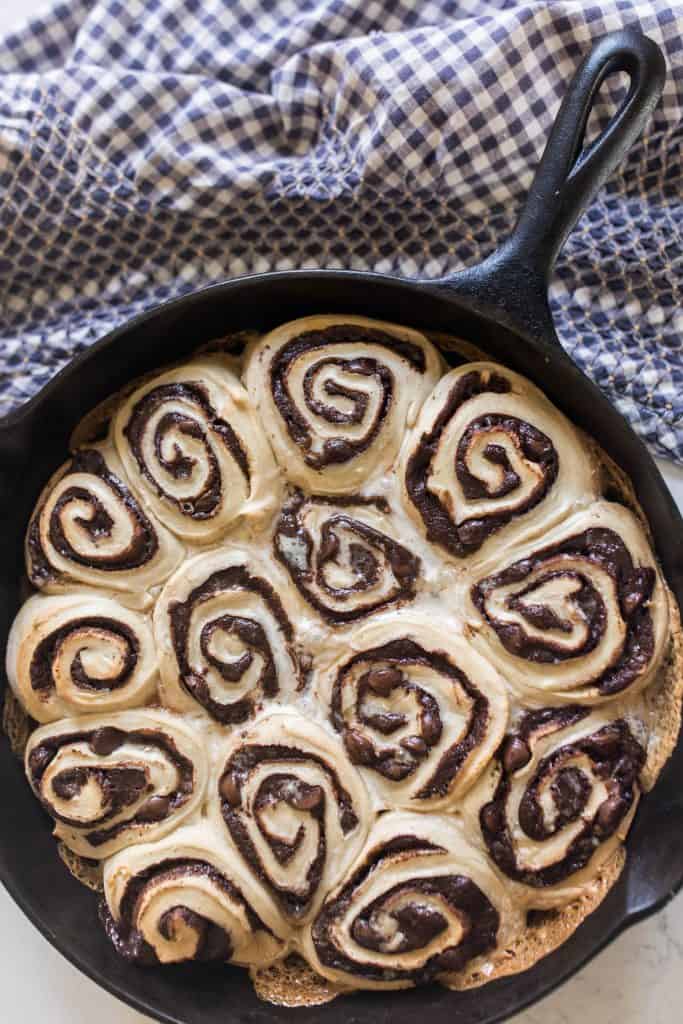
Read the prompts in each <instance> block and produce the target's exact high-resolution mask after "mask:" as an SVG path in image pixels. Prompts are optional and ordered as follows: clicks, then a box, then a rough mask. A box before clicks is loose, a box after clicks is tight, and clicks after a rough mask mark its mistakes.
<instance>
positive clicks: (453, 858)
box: [303, 811, 520, 989]
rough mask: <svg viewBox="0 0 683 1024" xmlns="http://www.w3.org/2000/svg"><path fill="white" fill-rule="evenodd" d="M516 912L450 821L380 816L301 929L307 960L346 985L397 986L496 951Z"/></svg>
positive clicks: (482, 960)
mask: <svg viewBox="0 0 683 1024" xmlns="http://www.w3.org/2000/svg"><path fill="white" fill-rule="evenodd" d="M519 927H520V915H519V914H518V913H517V912H516V911H515V909H514V907H513V906H512V904H511V903H510V900H509V899H508V897H507V895H506V890H505V885H504V884H503V883H502V882H501V880H500V879H499V878H498V876H497V875H496V873H495V872H494V871H493V870H492V869H491V868H490V867H489V866H488V864H487V862H486V858H485V857H484V856H483V855H482V854H481V853H480V852H479V851H477V850H476V849H475V848H474V847H473V846H472V845H471V844H470V843H469V842H468V840H467V838H466V836H465V834H464V832H463V830H462V828H461V827H460V826H459V825H458V823H457V822H456V820H455V819H453V818H451V817H445V816H441V815H420V814H410V813H407V812H405V811H396V812H393V813H389V814H384V815H382V817H381V818H379V819H378V821H377V822H376V823H375V825H374V826H373V828H372V830H371V832H370V835H369V837H368V839H367V842H366V844H365V847H364V849H363V851H362V853H361V854H360V856H359V857H358V858H357V860H356V861H355V863H354V864H353V865H352V867H351V868H350V869H349V871H348V872H347V873H346V875H345V876H344V878H343V880H342V881H341V882H340V884H339V885H338V886H337V888H336V889H335V890H334V891H333V892H332V893H331V894H330V895H329V896H328V898H327V899H326V900H325V903H324V904H323V906H322V908H321V909H320V912H319V913H318V915H317V917H316V918H315V920H314V921H313V922H312V923H311V924H310V925H309V927H308V928H307V929H306V930H305V932H304V934H303V948H304V952H305V955H306V957H307V959H308V960H309V962H310V963H311V964H312V966H313V967H314V968H315V970H316V971H318V972H319V973H320V974H322V975H323V976H324V977H326V978H329V979H330V980H331V981H334V982H335V983H337V984H339V985H342V986H344V987H348V988H364V989H400V988H409V987H411V986H413V985H421V984H425V983H428V982H430V981H433V980H434V979H435V978H448V977H453V976H456V975H457V974H458V973H459V972H461V971H463V970H464V969H465V968H470V969H472V968H473V967H474V966H476V965H477V964H481V965H486V964H487V963H489V964H490V963H491V962H492V961H494V960H495V958H496V956H497V954H499V953H502V951H504V949H505V944H506V942H507V941H508V940H509V938H510V936H511V935H513V934H515V932H516V931H517V930H518V929H519Z"/></svg>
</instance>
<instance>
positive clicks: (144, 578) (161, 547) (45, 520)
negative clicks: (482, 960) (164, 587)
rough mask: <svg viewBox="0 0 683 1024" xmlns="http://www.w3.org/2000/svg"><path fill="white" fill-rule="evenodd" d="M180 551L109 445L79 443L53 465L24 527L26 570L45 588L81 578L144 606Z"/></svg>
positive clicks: (58, 589)
mask: <svg viewBox="0 0 683 1024" xmlns="http://www.w3.org/2000/svg"><path fill="white" fill-rule="evenodd" d="M182 556H183V547H182V545H181V544H180V543H179V542H178V541H177V540H176V539H175V538H174V537H173V535H172V534H170V533H168V531H167V530H165V529H164V528H163V526H161V525H160V523H158V522H157V520H156V518H155V517H154V516H153V515H152V513H151V512H150V511H149V509H148V508H147V507H146V506H144V505H143V504H142V503H141V502H140V501H139V500H138V498H137V497H136V496H135V494H134V493H133V491H132V490H131V487H130V484H129V482H128V480H127V478H126V476H125V472H124V469H123V466H122V464H121V462H120V461H119V459H118V457H117V455H116V453H115V451H114V449H113V447H112V446H111V445H109V444H108V443H104V444H97V445H93V446H92V447H89V448H82V449H79V450H78V451H77V452H75V453H74V454H73V455H72V456H71V458H70V459H69V460H68V462H65V463H64V465H63V466H61V467H60V468H59V469H58V470H57V472H56V473H55V474H54V475H53V476H52V477H51V479H50V480H49V481H48V483H47V485H46V486H45V488H44V490H43V492H42V494H41V495H40V498H39V499H38V504H37V505H36V508H35V511H34V513H33V516H32V517H31V521H30V523H29V526H28V531H27V533H26V571H27V573H28V577H29V579H30V581H31V583H32V584H33V586H34V587H37V588H38V589H40V590H43V591H44V592H45V593H59V592H62V591H64V590H65V589H69V588H70V587H73V586H79V585H82V584H86V585H89V586H95V587H103V588H106V589H107V590H114V591H116V592H118V593H121V594H123V595H124V597H125V598H126V599H127V600H131V602H134V603H136V604H138V605H140V606H145V605H147V604H149V603H150V602H151V600H152V596H151V595H150V593H149V591H150V589H152V588H154V587H156V586H158V585H159V584H160V583H162V582H163V580H165V579H166V578H167V577H168V576H170V574H171V573H172V572H173V570H174V569H175V568H176V567H177V566H178V564H179V563H180V560H181V558H182Z"/></svg>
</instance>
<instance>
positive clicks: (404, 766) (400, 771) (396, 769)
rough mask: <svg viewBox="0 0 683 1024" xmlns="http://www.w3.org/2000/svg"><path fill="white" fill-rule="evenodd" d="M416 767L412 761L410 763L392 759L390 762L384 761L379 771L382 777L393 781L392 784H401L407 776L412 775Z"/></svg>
mask: <svg viewBox="0 0 683 1024" xmlns="http://www.w3.org/2000/svg"><path fill="white" fill-rule="evenodd" d="M414 766H415V762H414V761H413V760H412V759H411V760H410V761H401V760H399V759H398V758H391V759H390V760H388V761H382V763H381V765H380V766H379V770H380V771H381V773H382V775H384V776H386V778H388V779H391V780H392V782H401V781H402V779H405V778H406V776H407V775H410V773H411V772H412V771H413V768H414Z"/></svg>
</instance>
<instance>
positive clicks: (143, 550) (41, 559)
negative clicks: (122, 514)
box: [27, 449, 159, 587]
mask: <svg viewBox="0 0 683 1024" xmlns="http://www.w3.org/2000/svg"><path fill="white" fill-rule="evenodd" d="M76 473H86V474H88V475H89V476H96V477H98V478H99V479H100V480H103V481H104V483H105V484H106V485H107V487H108V488H109V489H110V490H111V492H112V494H113V495H114V497H115V498H116V499H117V500H118V501H120V502H121V504H122V505H123V506H124V508H125V509H126V511H127V512H128V515H129V516H130V519H131V522H132V525H133V530H132V536H131V541H130V543H129V545H128V546H127V547H126V548H125V549H124V550H123V551H119V552H118V553H117V554H101V555H92V554H90V555H82V554H80V553H79V552H78V551H77V549H76V548H74V547H73V545H72V544H71V542H70V541H69V539H68V538H67V536H66V534H65V532H64V529H63V527H62V522H61V516H62V513H63V511H64V509H65V508H67V507H68V506H69V505H70V504H71V502H75V501H77V502H85V503H86V504H87V505H89V507H90V509H91V514H90V516H89V517H88V518H85V517H83V516H78V517H77V518H76V522H77V523H78V525H79V526H80V527H81V528H82V529H83V530H85V531H86V533H87V534H88V536H89V537H90V539H91V541H92V542H93V544H97V541H98V540H99V539H100V538H102V537H110V536H111V531H112V527H113V526H114V520H113V519H112V518H111V516H110V515H109V513H108V512H107V510H106V509H105V508H104V506H103V505H102V502H101V501H100V500H99V498H97V497H96V496H95V495H94V494H92V493H91V492H90V491H88V490H87V488H85V487H81V486H78V487H76V486H73V487H67V488H66V489H65V490H64V491H63V492H62V493H61V494H60V496H59V498H58V499H57V501H56V502H55V504H54V507H53V509H52V511H51V513H50V518H49V522H48V527H47V533H48V537H49V540H50V543H51V544H52V546H53V547H54V549H55V550H56V551H57V552H58V553H59V554H60V555H61V556H62V557H63V558H67V559H68V560H69V561H71V562H74V563H75V564H76V565H82V566H85V567H86V568H89V569H100V570H107V571H111V572H126V571H128V570H131V569H138V568H140V566H143V565H146V563H147V562H149V561H150V560H151V559H152V558H153V557H154V555H155V554H156V553H157V550H158V547H159V541H158V539H157V535H156V530H155V529H154V527H153V525H152V523H151V522H150V520H149V519H148V518H147V516H146V515H145V514H144V512H143V511H142V508H141V506H140V505H139V504H138V502H137V501H136V500H135V498H134V497H133V495H132V494H131V493H130V491H129V490H128V488H127V487H126V485H125V484H124V483H123V482H122V481H121V480H119V478H118V477H117V476H115V475H114V474H113V473H112V472H110V470H109V468H108V467H107V464H106V462H105V461H104V459H103V457H102V455H101V454H100V453H99V452H98V451H94V450H93V449H85V450H83V451H80V452H77V453H76V454H75V455H74V456H73V458H72V460H71V462H70V463H69V465H68V466H67V467H66V469H65V470H64V474H63V476H62V477H61V478H60V479H61V480H64V479H65V477H68V476H72V475H74V474H76ZM48 500H49V496H48V498H46V499H45V500H44V501H43V502H42V503H41V504H40V506H39V507H38V508H37V509H36V511H35V513H34V515H33V517H32V519H31V522H30V523H29V528H28V533H27V547H28V553H29V575H30V578H31V582H32V583H33V585H34V586H35V587H41V586H44V584H45V583H47V582H48V580H50V579H52V578H53V577H54V576H55V573H56V572H57V571H58V570H56V569H55V568H54V567H53V566H52V564H51V562H50V558H49V555H48V553H47V552H46V551H45V549H44V547H43V543H42V539H41V535H40V520H41V518H42V514H43V510H44V508H45V505H46V503H47V501H48Z"/></svg>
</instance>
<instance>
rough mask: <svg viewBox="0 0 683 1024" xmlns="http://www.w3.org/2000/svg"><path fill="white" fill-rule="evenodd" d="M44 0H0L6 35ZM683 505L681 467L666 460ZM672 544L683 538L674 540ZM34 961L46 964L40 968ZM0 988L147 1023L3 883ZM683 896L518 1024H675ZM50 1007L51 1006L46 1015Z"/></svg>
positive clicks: (28, 1007) (75, 1019)
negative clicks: (57, 945) (77, 963)
mask: <svg viewBox="0 0 683 1024" xmlns="http://www.w3.org/2000/svg"><path fill="white" fill-rule="evenodd" d="M43 6H44V0H0V33H3V32H5V31H6V30H7V29H8V28H12V27H14V26H15V25H17V24H18V23H19V22H20V20H21V19H22V18H24V17H26V16H27V15H28V14H31V13H32V12H33V11H37V10H39V9H40V8H41V7H43ZM660 465H661V468H662V470H663V472H664V476H665V477H666V479H667V481H668V483H669V486H670V487H671V489H672V491H673V493H674V496H675V498H676V500H677V501H678V504H679V506H680V507H681V508H682V509H683V470H680V469H677V468H676V467H672V466H670V465H668V464H666V463H661V464H660ZM672 543H681V540H680V538H672ZM36 964H39V965H40V969H39V970H38V971H36ZM0 991H1V992H2V995H3V1004H4V1007H5V1012H6V1017H5V1019H6V1020H7V1021H8V1022H11V1024H14V1022H15V1021H19V1020H22V1021H26V1022H27V1024H30V1022H32V1021H37V1020H47V1021H49V1024H92V1022H93V1021H97V1024H145V1022H146V1021H148V1020H149V1018H147V1017H143V1016H142V1015H141V1014H139V1013H135V1012H134V1011H133V1010H129V1009H128V1008H127V1007H126V1006H124V1005H123V1004H122V1003H120V1002H118V1000H116V999H114V998H113V997H112V996H110V995H108V994H107V993H106V992H103V991H102V990H101V989H100V988H98V987H97V985H95V984H94V983H93V982H92V981H90V980H89V979H88V978H86V977H84V976H83V975H82V974H80V973H79V972H78V971H77V970H76V969H75V968H74V967H72V966H71V964H69V963H67V961H66V960H64V959H63V958H62V957H61V956H60V955H59V954H58V953H57V952H56V951H55V950H54V949H53V948H52V947H51V946H50V945H49V944H48V942H47V941H46V940H45V939H44V938H43V937H42V936H41V935H40V934H39V933H38V932H37V931H36V930H35V929H34V927H33V925H31V924H29V922H28V921H27V919H26V918H25V917H24V916H23V914H22V913H21V911H20V910H19V909H18V908H17V907H16V906H15V905H14V903H13V902H12V900H11V899H10V897H9V896H8V895H7V893H6V892H5V891H4V889H2V888H1V887H0ZM682 998H683V896H679V897H678V898H677V899H675V900H674V901H673V903H671V904H670V906H669V907H668V908H667V909H666V910H665V911H664V912H663V913H660V914H658V915H656V916H655V917H654V918H650V919H648V920H647V921H645V922H644V923H642V924H640V925H636V927H634V928H632V929H631V930H630V931H627V932H626V933H625V934H624V935H622V936H621V937H620V938H619V939H618V940H617V941H616V942H615V943H613V945H611V946H610V947H609V948H608V949H606V950H605V951H604V952H603V953H601V954H600V956H598V957H597V959H595V960H593V962H592V963H591V964H589V965H588V967H586V968H585V969H584V970H582V971H581V972H580V973H579V974H578V975H576V977H574V978H573V979H572V980H571V981H569V982H568V983H567V984H566V985H564V986H562V988H560V989H559V990H558V991H557V992H555V993H553V995H551V996H549V997H548V998H547V999H544V1000H542V1002H540V1003H538V1004H537V1005H536V1006H535V1007H534V1008H533V1009H531V1010H527V1011H526V1012H525V1013H522V1014H520V1015H519V1016H517V1017H515V1018H514V1022H513V1024H643V1022H645V1021H647V1024H673V1022H674V1021H676V1020H679V1019H680V1018H681V1015H682V1014H683V1010H681V1004H680V1002H679V1000H681V999H682ZM46 1007H49V1011H47V1013H46Z"/></svg>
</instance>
